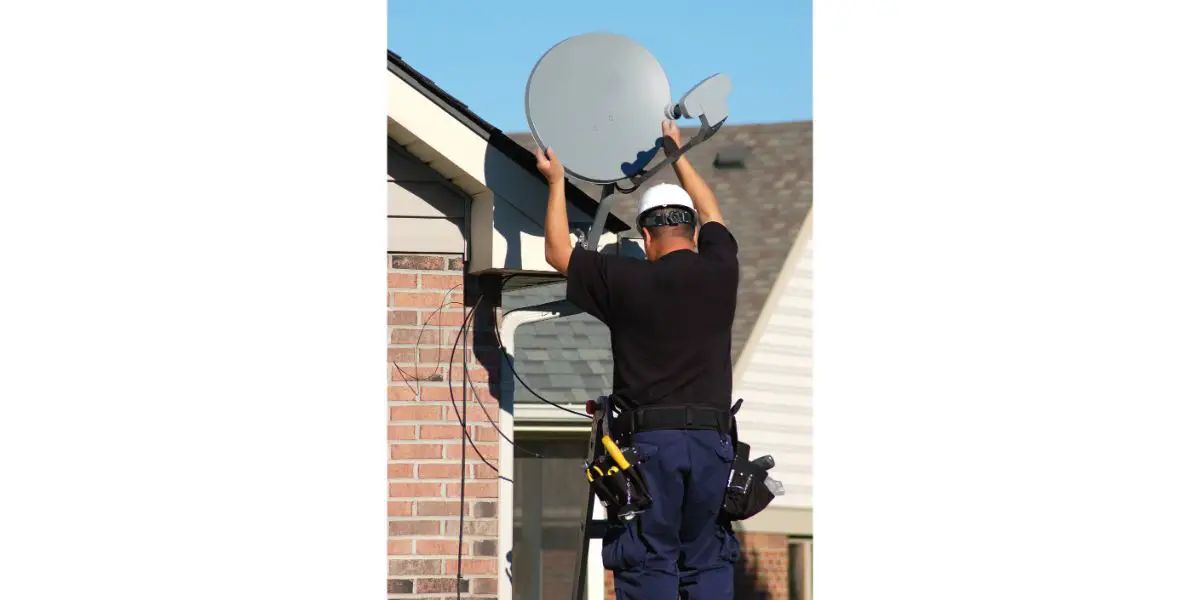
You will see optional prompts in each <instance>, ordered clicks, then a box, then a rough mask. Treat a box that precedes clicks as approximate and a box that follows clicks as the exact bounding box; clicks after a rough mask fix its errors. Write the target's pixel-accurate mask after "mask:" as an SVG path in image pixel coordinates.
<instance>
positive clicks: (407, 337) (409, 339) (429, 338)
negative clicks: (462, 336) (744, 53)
mask: <svg viewBox="0 0 1200 600" xmlns="http://www.w3.org/2000/svg"><path fill="white" fill-rule="evenodd" d="M440 340H441V333H440V332H439V331H438V330H437V329H430V328H425V330H424V331H421V328H420V327H393V328H392V335H391V338H390V341H391V343H393V344H420V345H422V346H431V347H433V346H437V345H438V344H439V343H441V341H440Z"/></svg>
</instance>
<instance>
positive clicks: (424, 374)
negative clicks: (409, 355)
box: [391, 365, 446, 381]
mask: <svg viewBox="0 0 1200 600" xmlns="http://www.w3.org/2000/svg"><path fill="white" fill-rule="evenodd" d="M391 375H392V381H414V380H416V381H445V378H446V369H445V368H444V367H416V368H412V367H400V368H397V367H396V366H394V365H393V366H392V369H391Z"/></svg>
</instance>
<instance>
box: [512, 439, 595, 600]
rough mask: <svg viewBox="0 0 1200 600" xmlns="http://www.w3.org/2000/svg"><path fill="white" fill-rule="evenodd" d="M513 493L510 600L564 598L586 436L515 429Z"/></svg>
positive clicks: (576, 533) (571, 568)
mask: <svg viewBox="0 0 1200 600" xmlns="http://www.w3.org/2000/svg"><path fill="white" fill-rule="evenodd" d="M514 441H516V443H517V445H519V446H521V447H522V448H524V449H526V450H529V451H531V452H536V453H538V454H540V455H541V458H538V457H534V456H530V455H528V454H526V453H524V452H522V451H521V450H516V451H515V454H514V457H513V458H514V463H515V473H514V474H515V477H514V478H513V481H514V482H515V488H514V491H513V503H514V507H513V557H512V571H513V573H512V575H513V599H514V600H543V599H545V600H555V599H558V598H568V597H570V595H571V586H572V583H573V582H574V579H575V576H576V564H575V562H576V560H577V557H578V555H579V548H580V543H581V532H580V529H579V526H580V524H581V523H582V520H583V517H584V511H585V509H586V507H587V494H588V486H587V480H586V479H584V477H583V471H582V470H581V469H580V464H581V462H582V460H583V457H584V456H585V455H586V454H587V442H588V438H587V434H586V433H553V432H549V433H546V432H523V431H521V430H518V431H517V435H516V437H515V439H514Z"/></svg>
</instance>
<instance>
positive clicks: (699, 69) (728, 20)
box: [388, 0, 813, 132]
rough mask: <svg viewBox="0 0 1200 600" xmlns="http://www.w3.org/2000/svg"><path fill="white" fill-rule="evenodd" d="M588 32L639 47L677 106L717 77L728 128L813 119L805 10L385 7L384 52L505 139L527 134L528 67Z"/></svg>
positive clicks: (770, 2) (779, 3) (774, 4)
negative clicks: (725, 99) (654, 61)
mask: <svg viewBox="0 0 1200 600" xmlns="http://www.w3.org/2000/svg"><path fill="white" fill-rule="evenodd" d="M685 7H686V8H687V9H688V12H686V13H684V12H682V11H681V10H680V9H681V8H685ZM750 7H753V9H751V8H750ZM590 31H609V32H612V33H619V34H622V35H625V36H628V37H630V38H632V39H633V40H635V41H637V42H638V43H639V44H641V45H643V46H645V47H646V48H647V49H648V50H650V52H651V53H653V54H654V56H655V57H656V58H658V61H659V62H660V63H661V64H662V66H663V69H664V70H665V71H666V72H667V77H668V78H669V79H670V82H671V94H672V95H673V96H674V97H675V98H676V99H678V98H679V95H680V94H682V93H683V92H685V91H687V90H688V89H689V88H690V87H691V86H692V85H695V84H696V83H699V82H700V80H702V79H704V78H705V77H708V76H709V75H712V74H713V73H718V72H721V73H726V74H728V75H729V76H730V78H731V79H732V80H733V93H732V95H731V96H730V99H729V103H730V115H729V123H730V124H733V123H767V122H777V121H795V120H809V119H812V116H813V115H812V1H811V0H790V1H788V0H755V1H754V2H743V3H734V2H715V1H711V0H700V1H693V2H647V1H645V0H642V1H629V0H620V1H600V2H581V1H576V0H571V1H568V2H558V3H553V2H537V3H535V2H522V1H520V0H473V1H464V0H388V49H390V50H391V51H392V52H395V53H396V54H399V55H400V56H401V57H403V58H404V60H405V61H406V62H408V63H409V64H411V65H412V66H413V67H415V68H416V69H417V70H418V71H421V72H422V73H424V74H425V75H426V76H427V77H429V78H430V79H432V80H433V81H435V82H436V83H437V84H438V86H440V87H441V88H442V89H444V90H446V91H447V92H449V93H450V94H452V95H454V96H455V97H456V98H458V99H459V100H461V101H463V102H464V103H466V104H467V105H468V106H470V107H471V110H473V111H475V112H476V113H478V114H479V116H481V117H483V118H484V119H487V120H488V121H489V122H491V123H492V124H493V125H495V126H497V127H499V128H500V129H502V130H504V131H510V132H516V131H527V130H528V126H527V125H526V122H525V105H524V94H525V82H526V80H527V79H528V77H529V71H530V70H531V69H532V68H533V65H534V64H535V63H536V62H537V60H538V58H539V57H541V55H542V53H544V52H545V51H546V50H548V49H550V47H551V46H553V45H554V44H556V43H558V42H559V41H561V40H563V39H564V38H567V37H570V36H572V35H576V34H579V33H587V32H590Z"/></svg>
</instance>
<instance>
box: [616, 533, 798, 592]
mask: <svg viewBox="0 0 1200 600" xmlns="http://www.w3.org/2000/svg"><path fill="white" fill-rule="evenodd" d="M738 539H739V540H740V541H741V542H742V558H741V560H739V561H738V565H737V568H736V570H735V571H734V585H733V589H734V594H733V598H734V600H788V538H787V536H786V535H778V534H770V533H738ZM604 595H605V598H607V599H608V600H614V599H615V598H616V593H615V591H614V589H613V577H612V572H611V571H605V572H604Z"/></svg>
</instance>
